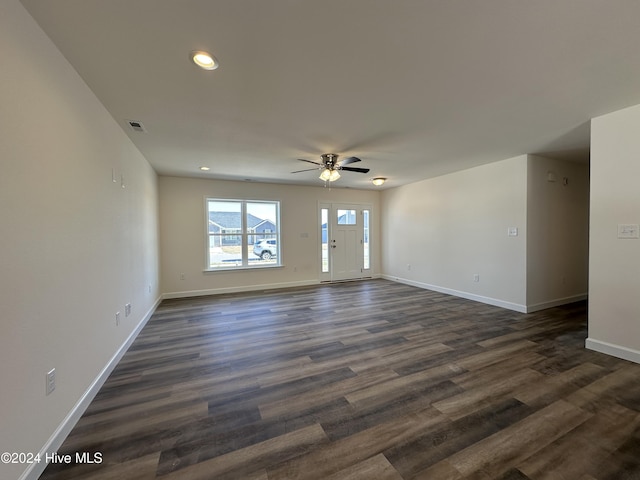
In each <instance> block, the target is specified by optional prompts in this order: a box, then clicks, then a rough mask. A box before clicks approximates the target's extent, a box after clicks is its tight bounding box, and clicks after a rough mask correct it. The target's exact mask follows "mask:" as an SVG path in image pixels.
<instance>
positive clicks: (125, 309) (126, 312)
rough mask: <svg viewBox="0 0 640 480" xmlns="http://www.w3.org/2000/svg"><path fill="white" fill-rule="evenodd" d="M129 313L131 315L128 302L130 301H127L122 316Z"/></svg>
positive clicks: (126, 315)
mask: <svg viewBox="0 0 640 480" xmlns="http://www.w3.org/2000/svg"><path fill="white" fill-rule="evenodd" d="M129 315H131V304H130V303H127V304H126V305H125V306H124V316H125V317H128V316H129Z"/></svg>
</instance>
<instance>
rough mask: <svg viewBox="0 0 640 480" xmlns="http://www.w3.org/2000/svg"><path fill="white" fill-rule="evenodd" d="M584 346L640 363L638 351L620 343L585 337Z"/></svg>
mask: <svg viewBox="0 0 640 480" xmlns="http://www.w3.org/2000/svg"><path fill="white" fill-rule="evenodd" d="M584 346H585V348H588V349H589V350H593V351H595V352H600V353H605V354H607V355H611V356H612V357H617V358H621V359H623V360H628V361H630V362H634V363H640V351H638V350H634V349H632V348H627V347H623V346H621V345H614V344H612V343H607V342H603V341H600V340H596V339H594V338H591V337H589V338H587V340H586V341H585V342H584Z"/></svg>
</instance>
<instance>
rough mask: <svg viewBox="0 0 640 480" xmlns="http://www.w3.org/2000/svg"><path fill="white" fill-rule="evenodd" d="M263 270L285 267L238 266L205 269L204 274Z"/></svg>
mask: <svg viewBox="0 0 640 480" xmlns="http://www.w3.org/2000/svg"><path fill="white" fill-rule="evenodd" d="M263 268H284V265H282V264H277V265H249V266H246V267H245V266H238V267H220V268H205V269H204V270H203V273H216V272H237V271H239V270H243V271H246V270H262V269H263Z"/></svg>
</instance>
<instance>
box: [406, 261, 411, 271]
mask: <svg viewBox="0 0 640 480" xmlns="http://www.w3.org/2000/svg"><path fill="white" fill-rule="evenodd" d="M407 270H409V271H410V270H411V264H410V263H407Z"/></svg>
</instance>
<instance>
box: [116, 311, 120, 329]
mask: <svg viewBox="0 0 640 480" xmlns="http://www.w3.org/2000/svg"><path fill="white" fill-rule="evenodd" d="M118 325H120V312H116V327H117V326H118Z"/></svg>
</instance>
